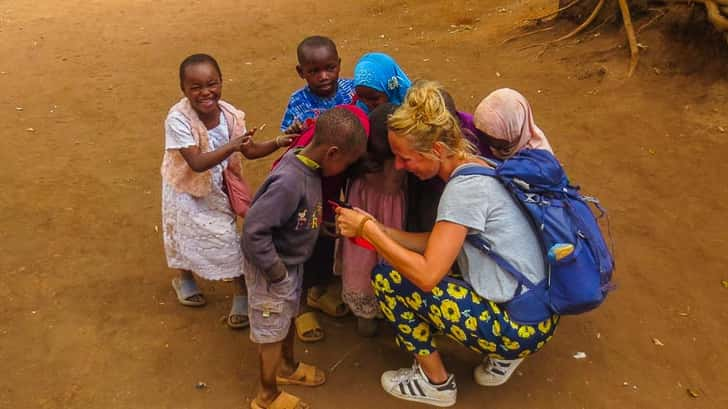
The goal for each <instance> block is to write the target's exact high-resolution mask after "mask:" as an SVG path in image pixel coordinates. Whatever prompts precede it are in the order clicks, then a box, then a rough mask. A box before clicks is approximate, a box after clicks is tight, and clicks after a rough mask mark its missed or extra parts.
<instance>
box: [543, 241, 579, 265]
mask: <svg viewBox="0 0 728 409" xmlns="http://www.w3.org/2000/svg"><path fill="white" fill-rule="evenodd" d="M573 252H574V245H573V244H571V243H556V244H554V245H553V246H551V248H550V249H549V253H548V257H549V261H551V262H552V263H553V262H557V261H559V260H562V259H564V258H566V257H567V256H569V255H571V253H573Z"/></svg>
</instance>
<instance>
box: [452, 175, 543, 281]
mask: <svg viewBox="0 0 728 409" xmlns="http://www.w3.org/2000/svg"><path fill="white" fill-rule="evenodd" d="M470 175H479V176H490V177H496V178H497V174H496V171H495V169H493V168H488V167H485V166H480V165H477V166H466V167H464V168H462V169H460V170H458V171H456V172H455V173H453V175H452V176H451V177H450V179H453V178H456V177H458V176H470ZM466 240H467V241H468V242H469V243H470V244H472V245H473V246H474V247H475V248H477V249H479V250H480V251H482V252H483V253H484V254H487V255H488V256H489V257H490V258H492V259H493V261H495V263H496V264H498V267H500V268H502V269H503V270H505V271H507V272H508V273H510V274H511V275H512V276H513V278H515V279H516V280H517V281H518V282H519V283H520V284H521V285H523V286H525V287H526V288H528V289H533V288H535V287H536V284H535V283H533V282H532V281H531V280H529V279H528V278H527V277H526V276H525V275H524V274H523V273H521V272H520V271H519V270H518V269H517V268H515V267H514V266H513V265H512V264H511V263H509V262H508V261H507V260H506V259H504V258H503V257H502V256H501V255H500V254H498V253H496V252H494V251H493V250H491V248H490V245H489V244H488V243H487V242H486V241H485V239H483V238H482V237H480V235H479V234H469V235H467V236H466ZM519 292H520V291H519Z"/></svg>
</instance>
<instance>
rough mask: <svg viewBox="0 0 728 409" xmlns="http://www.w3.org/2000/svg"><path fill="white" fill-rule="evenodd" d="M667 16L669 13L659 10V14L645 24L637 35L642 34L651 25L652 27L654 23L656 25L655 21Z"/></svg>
mask: <svg viewBox="0 0 728 409" xmlns="http://www.w3.org/2000/svg"><path fill="white" fill-rule="evenodd" d="M665 14H667V11H664V10H659V9H657V14H656V15H655V16H654V17H652V18H651V19H650V21H648V22H646V23H645V24H643V25H642V27H640V28H638V29H637V32H636V33H637V34H639V33H641V32H642V30H644V29H646V28H647V27H649V26H650V25H652V23H654V22H655V21H657V20H659V19H661V18H663V17H665Z"/></svg>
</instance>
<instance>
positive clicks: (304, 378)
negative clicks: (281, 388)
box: [276, 362, 326, 386]
mask: <svg viewBox="0 0 728 409" xmlns="http://www.w3.org/2000/svg"><path fill="white" fill-rule="evenodd" d="M325 382H326V374H325V373H324V372H323V371H322V370H320V369H318V368H316V367H315V366H313V365H309V364H305V363H303V362H299V363H298V368H296V370H295V371H293V373H292V374H291V375H290V376H287V377H282V376H276V383H277V384H278V385H300V386H319V385H323V384H324V383H325Z"/></svg>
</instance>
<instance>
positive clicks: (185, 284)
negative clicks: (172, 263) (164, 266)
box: [172, 277, 207, 307]
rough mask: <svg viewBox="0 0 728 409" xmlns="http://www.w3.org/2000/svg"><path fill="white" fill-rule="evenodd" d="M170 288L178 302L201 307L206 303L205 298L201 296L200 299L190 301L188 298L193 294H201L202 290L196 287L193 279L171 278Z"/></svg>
mask: <svg viewBox="0 0 728 409" xmlns="http://www.w3.org/2000/svg"><path fill="white" fill-rule="evenodd" d="M172 288H174V292H175V293H177V301H179V303H180V304H182V305H186V306H188V307H202V306H203V305H205V304H206V303H207V300H205V299H204V298H202V301H192V300H190V299H189V298H190V297H192V296H195V295H202V291H200V289H199V288H198V287H197V283H196V282H195V280H183V279H181V278H180V277H175V278H173V279H172Z"/></svg>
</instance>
